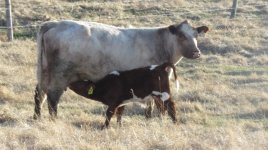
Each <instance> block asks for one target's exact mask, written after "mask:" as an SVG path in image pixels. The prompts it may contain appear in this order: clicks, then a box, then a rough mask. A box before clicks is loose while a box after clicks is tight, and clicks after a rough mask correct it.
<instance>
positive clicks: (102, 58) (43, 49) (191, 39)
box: [34, 21, 208, 119]
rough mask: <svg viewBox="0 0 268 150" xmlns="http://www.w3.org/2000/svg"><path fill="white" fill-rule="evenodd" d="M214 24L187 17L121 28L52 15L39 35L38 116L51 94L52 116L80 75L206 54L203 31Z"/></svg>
mask: <svg viewBox="0 0 268 150" xmlns="http://www.w3.org/2000/svg"><path fill="white" fill-rule="evenodd" d="M207 31H208V27H206V26H201V27H197V28H194V27H192V26H191V25H190V24H189V23H188V22H187V21H184V22H182V23H180V24H174V25H170V26H166V27H158V28H120V27H115V26H111V25H106V24H101V23H94V22H81V21H49V22H45V23H43V24H42V25H41V28H40V31H39V32H38V36H37V45H38V64H37V79H38V83H37V86H36V90H35V98H34V99H35V112H34V119H37V118H40V116H41V107H42V104H43V102H44V100H45V99H47V100H48V109H49V114H50V116H51V118H52V119H53V118H55V117H56V116H57V107H58V102H59V99H60V97H61V95H62V94H63V91H64V90H65V89H66V88H67V87H68V85H69V84H70V83H72V82H74V81H78V80H90V81H93V82H96V81H98V80H100V79H102V78H103V77H104V76H105V75H107V74H108V73H110V72H111V71H113V70H120V71H124V70H131V69H134V68H140V67H144V66H149V65H151V64H157V65H159V64H162V63H164V62H171V63H173V64H176V63H177V62H178V61H179V60H180V59H181V58H182V57H186V58H189V59H195V58H198V57H200V50H199V48H198V46H197V40H196V38H197V36H198V34H199V33H202V32H203V33H205V32H207Z"/></svg>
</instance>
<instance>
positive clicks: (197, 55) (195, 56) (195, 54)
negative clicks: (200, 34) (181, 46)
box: [192, 51, 201, 59]
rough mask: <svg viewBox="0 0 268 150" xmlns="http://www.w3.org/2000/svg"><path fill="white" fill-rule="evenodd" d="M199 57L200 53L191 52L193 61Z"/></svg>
mask: <svg viewBox="0 0 268 150" xmlns="http://www.w3.org/2000/svg"><path fill="white" fill-rule="evenodd" d="M200 56H201V52H200V51H194V52H193V55H192V58H193V59H196V58H199V57H200Z"/></svg>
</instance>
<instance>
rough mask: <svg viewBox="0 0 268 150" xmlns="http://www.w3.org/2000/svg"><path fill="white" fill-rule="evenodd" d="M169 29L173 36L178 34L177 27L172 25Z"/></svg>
mask: <svg viewBox="0 0 268 150" xmlns="http://www.w3.org/2000/svg"><path fill="white" fill-rule="evenodd" d="M168 29H169V31H170V32H171V33H172V34H174V35H176V34H177V29H176V27H175V26H174V25H170V26H169V27H168Z"/></svg>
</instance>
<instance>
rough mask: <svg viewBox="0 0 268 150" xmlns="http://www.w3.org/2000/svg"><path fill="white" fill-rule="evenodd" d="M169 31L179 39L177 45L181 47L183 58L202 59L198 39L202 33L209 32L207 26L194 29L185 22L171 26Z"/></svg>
mask: <svg viewBox="0 0 268 150" xmlns="http://www.w3.org/2000/svg"><path fill="white" fill-rule="evenodd" d="M168 28H169V31H170V32H171V33H172V34H173V35H175V36H176V37H177V42H178V43H177V44H178V47H180V48H179V49H180V53H181V55H182V56H183V57H186V58H189V59H196V58H198V57H200V54H201V52H200V50H199V48H198V46H197V41H196V39H197V37H198V34H200V33H206V32H207V31H208V27H207V26H201V27H197V28H194V27H192V26H191V25H190V24H189V23H188V21H184V22H182V23H181V24H178V25H170V26H169V27H168Z"/></svg>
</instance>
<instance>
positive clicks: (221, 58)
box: [0, 0, 268, 150]
mask: <svg viewBox="0 0 268 150" xmlns="http://www.w3.org/2000/svg"><path fill="white" fill-rule="evenodd" d="M238 4H239V5H238V6H239V7H238V12H237V16H236V18H234V19H229V18H230V17H229V16H230V8H231V6H232V0H199V1H197V0H170V1H164V0H148V1H143V0H125V1H124V0H105V1H102V0H47V1H44V0H14V1H13V2H12V9H13V10H12V12H13V21H14V26H16V28H15V29H14V36H15V41H14V42H7V37H6V31H5V30H4V29H0V137H1V138H0V147H1V149H43V150H50V149H51V150H52V149H53V150H54V149H94V150H95V149H135V150H136V149H161V150H162V149H198V150H209V149H224V150H227V149H228V150H232V149H233V150H239V149H243V150H252V149H256V150H257V149H258V150H266V149H268V142H267V141H268V119H267V116H268V2H267V0H258V1H255V0H238ZM4 6H5V4H4V1H1V2H0V8H1V9H0V26H4V25H5V23H6V22H5V12H4V11H3V10H4V9H2V8H4ZM61 19H72V20H83V21H95V22H101V23H106V24H111V25H116V26H123V27H129V26H135V27H144V26H145V27H151V26H154V27H157V26H167V25H170V24H173V23H179V22H182V21H184V20H189V21H190V22H191V24H193V25H194V26H200V25H207V26H208V27H209V28H210V31H209V32H208V33H207V34H206V35H205V36H202V37H200V38H199V40H198V43H199V47H200V49H201V50H202V57H201V58H200V59H197V60H187V59H183V60H182V61H181V63H180V64H178V66H177V70H178V71H177V74H178V76H179V81H180V85H181V88H180V90H179V92H178V93H175V90H173V91H172V92H173V99H174V100H175V102H176V108H177V111H178V116H177V117H178V118H179V120H180V122H179V124H176V125H174V124H173V123H171V120H170V119H169V118H168V117H165V118H164V119H163V120H160V119H159V118H158V117H157V111H155V112H154V117H153V118H152V119H150V120H146V119H145V117H144V113H143V109H142V108H140V107H138V106H136V105H131V106H129V107H128V109H127V110H126V111H125V113H124V116H123V125H122V127H121V128H119V127H118V126H117V124H116V121H115V119H114V118H113V120H112V122H111V128H110V129H108V130H103V131H101V130H100V124H102V123H103V121H104V111H105V110H106V106H104V105H102V104H101V103H98V102H94V101H91V100H88V99H84V98H82V97H80V96H78V95H76V94H75V93H73V92H71V91H70V90H67V91H66V92H65V93H64V95H63V96H62V98H61V102H60V105H59V110H58V111H59V114H58V115H59V119H58V120H57V121H56V122H50V121H49V115H48V110H47V104H46V103H45V105H44V107H43V108H44V109H43V111H42V112H43V119H42V120H41V121H34V120H33V119H32V115H33V110H34V99H33V95H34V88H35V84H36V82H37V81H36V74H35V72H36V32H37V30H38V25H40V23H42V22H44V21H48V20H61ZM25 26H31V27H27V28H26V27H25ZM173 89H174V86H173Z"/></svg>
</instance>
